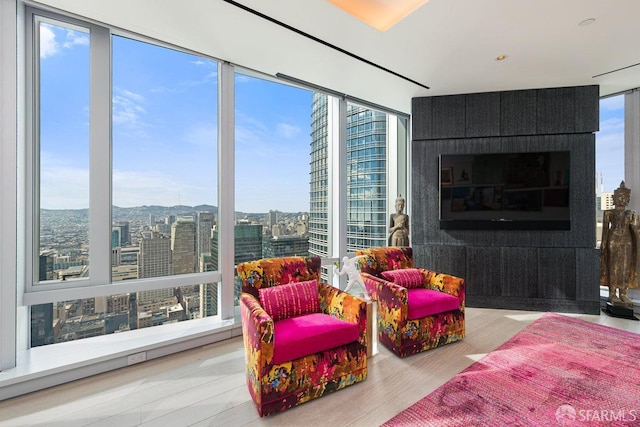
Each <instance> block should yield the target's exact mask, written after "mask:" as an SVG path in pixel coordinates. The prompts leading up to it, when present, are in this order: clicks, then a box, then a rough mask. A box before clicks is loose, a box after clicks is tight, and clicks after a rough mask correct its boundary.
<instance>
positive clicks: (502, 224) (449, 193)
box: [440, 151, 571, 230]
mask: <svg viewBox="0 0 640 427" xmlns="http://www.w3.org/2000/svg"><path fill="white" fill-rule="evenodd" d="M569 157H570V156H569V151H544V152H513V153H490V154H480V153H478V154H443V155H441V156H440V228H441V229H446V230H569V229H570V228H571V222H570V216H569V192H570V176H569V171H570V168H569V165H570V162H569Z"/></svg>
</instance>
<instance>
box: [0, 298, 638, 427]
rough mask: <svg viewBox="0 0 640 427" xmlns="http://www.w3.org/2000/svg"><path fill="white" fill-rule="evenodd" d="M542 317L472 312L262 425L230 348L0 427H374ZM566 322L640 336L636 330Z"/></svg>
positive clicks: (7, 411)
mask: <svg viewBox="0 0 640 427" xmlns="http://www.w3.org/2000/svg"><path fill="white" fill-rule="evenodd" d="M541 314H542V313H537V312H526V311H510V310H493V309H478V308H468V309H467V336H466V338H465V339H464V340H463V341H461V342H458V343H455V344H451V345H447V346H444V347H441V348H438V349H435V350H431V351H428V352H425V353H422V354H418V355H414V356H410V357H408V358H405V359H400V358H397V357H396V356H394V355H393V354H392V353H390V352H389V351H388V350H387V349H386V348H384V347H382V346H380V352H379V353H378V354H377V355H375V356H374V357H372V358H370V359H369V363H368V378H367V380H366V381H364V382H361V383H359V384H356V385H353V386H350V387H347V388H345V389H343V390H341V391H338V392H335V393H332V394H329V395H327V396H325V397H322V398H320V399H316V400H313V401H311V402H308V403H305V404H303V405H300V406H298V407H296V408H293V409H290V410H288V411H285V412H282V413H280V414H277V415H272V416H269V417H265V418H262V419H261V418H259V417H258V414H257V411H256V410H255V407H254V406H253V402H252V401H251V398H250V396H249V392H248V391H247V387H246V384H245V378H244V365H243V363H244V358H243V348H242V340H241V338H234V339H232V340H228V341H224V342H220V343H216V344H212V345H208V346H205V347H201V348H198V349H193V350H189V351H185V352H182V353H180V354H176V355H172V356H167V357H164V358H161V359H156V360H151V361H148V362H145V363H141V364H138V365H133V366H130V367H127V368H123V369H119V370H117V371H112V372H109V373H105V374H101V375H96V376H94V377H91V378H86V379H83V380H79V381H75V382H72V383H69V384H64V385H61V386H57V387H53V388H50V389H47V390H42V391H39V392H35V393H31V394H28V395H24V396H19V397H16V398H13V399H8V400H5V401H3V402H0V426H45V425H46V426H65V427H71V426H92V427H97V426H117V427H125V426H151V425H153V426H245V425H246V426H301V425H304V426H316V425H318V426H320V425H322V426H377V425H379V424H381V423H383V422H385V421H386V420H388V419H389V418H391V417H392V416H394V415H395V414H396V413H398V412H400V411H401V410H403V409H405V408H406V407H408V406H409V405H411V404H412V403H414V402H416V401H417V400H419V399H420V398H422V397H423V396H425V395H426V394H428V393H430V392H431V391H433V390H434V389H436V388H437V387H438V386H440V385H441V384H443V383H444V382H446V381H447V380H449V379H450V378H451V377H453V376H454V375H455V374H457V373H458V372H460V371H461V370H463V369H464V368H466V367H467V366H469V365H470V364H472V363H473V362H474V361H476V360H478V359H479V358H480V357H482V356H483V355H484V354H486V353H488V352H490V351H492V350H493V349H495V348H496V347H498V346H499V345H500V344H502V343H504V342H505V341H507V340H508V339H509V338H510V337H512V336H513V335H514V334H516V333H517V332H518V331H520V330H521V329H522V328H524V327H525V326H527V325H528V324H529V323H531V322H532V321H533V320H535V319H537V318H538V317H539V316H540V315H541ZM571 316H576V317H579V318H582V319H584V320H588V321H591V322H595V323H601V324H605V325H608V326H613V327H616V328H620V329H625V330H629V331H633V332H635V333H640V322H636V321H631V320H624V319H615V318H611V317H608V316H606V315H604V314H602V315H600V316H597V315H596V316H592V315H571ZM604 339H606V338H605V337H603V340H604Z"/></svg>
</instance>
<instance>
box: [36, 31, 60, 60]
mask: <svg viewBox="0 0 640 427" xmlns="http://www.w3.org/2000/svg"><path fill="white" fill-rule="evenodd" d="M59 50H60V45H59V44H58V42H57V41H56V35H55V33H54V32H53V29H52V28H51V26H50V25H47V24H42V25H41V26H40V58H42V59H44V58H49V57H50V56H53V55H55V54H57V53H58V51H59Z"/></svg>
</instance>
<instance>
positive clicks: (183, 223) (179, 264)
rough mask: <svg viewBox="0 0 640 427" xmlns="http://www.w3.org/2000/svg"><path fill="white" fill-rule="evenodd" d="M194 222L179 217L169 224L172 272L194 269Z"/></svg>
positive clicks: (189, 271) (187, 271)
mask: <svg viewBox="0 0 640 427" xmlns="http://www.w3.org/2000/svg"><path fill="white" fill-rule="evenodd" d="M196 251H197V247H196V223H195V221H194V220H193V219H187V218H179V219H178V220H176V222H175V223H173V225H172V226H171V259H172V265H173V274H187V273H195V271H196Z"/></svg>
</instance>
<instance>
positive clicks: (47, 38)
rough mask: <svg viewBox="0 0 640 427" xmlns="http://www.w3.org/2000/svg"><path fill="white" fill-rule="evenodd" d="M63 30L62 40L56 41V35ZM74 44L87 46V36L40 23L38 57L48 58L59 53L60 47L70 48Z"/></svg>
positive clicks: (58, 35) (59, 34)
mask: <svg viewBox="0 0 640 427" xmlns="http://www.w3.org/2000/svg"><path fill="white" fill-rule="evenodd" d="M63 31H64V34H65V35H64V41H61V42H58V40H57V39H56V37H62V32H63ZM75 46H89V36H88V35H87V34H85V33H83V32H81V31H76V30H72V29H69V28H67V29H64V28H62V27H58V26H54V25H50V24H45V23H42V24H41V25H40V58H42V59H45V58H50V57H52V56H54V55H57V54H59V53H61V52H62V49H72V48H74V47H75Z"/></svg>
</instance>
